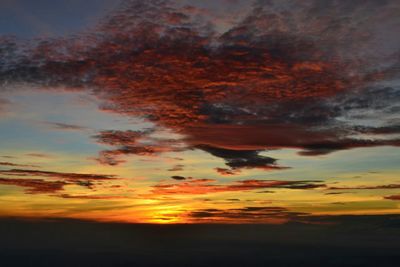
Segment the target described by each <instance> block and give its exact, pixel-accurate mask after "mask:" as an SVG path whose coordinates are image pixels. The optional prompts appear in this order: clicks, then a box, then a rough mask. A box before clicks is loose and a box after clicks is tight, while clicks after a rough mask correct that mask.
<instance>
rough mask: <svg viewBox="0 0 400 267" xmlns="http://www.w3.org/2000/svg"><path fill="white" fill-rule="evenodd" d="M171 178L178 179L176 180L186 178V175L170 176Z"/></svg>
mask: <svg viewBox="0 0 400 267" xmlns="http://www.w3.org/2000/svg"><path fill="white" fill-rule="evenodd" d="M171 178H172V179H174V180H178V181H181V180H186V177H183V176H179V175H174V176H171Z"/></svg>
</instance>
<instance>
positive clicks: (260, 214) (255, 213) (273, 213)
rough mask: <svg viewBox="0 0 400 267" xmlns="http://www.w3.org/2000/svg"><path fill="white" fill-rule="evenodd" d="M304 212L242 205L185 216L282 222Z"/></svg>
mask: <svg viewBox="0 0 400 267" xmlns="http://www.w3.org/2000/svg"><path fill="white" fill-rule="evenodd" d="M305 215H307V214H306V213H300V212H292V211H289V210H287V209H285V208H282V207H243V208H233V209H202V210H196V211H191V212H189V213H188V214H187V216H188V217H189V218H190V219H191V221H194V222H213V223H218V222H223V223H227V222H230V223H232V222H233V223H248V222H251V223H284V222H287V221H292V220H296V219H298V220H299V219H300V218H301V217H302V216H305Z"/></svg>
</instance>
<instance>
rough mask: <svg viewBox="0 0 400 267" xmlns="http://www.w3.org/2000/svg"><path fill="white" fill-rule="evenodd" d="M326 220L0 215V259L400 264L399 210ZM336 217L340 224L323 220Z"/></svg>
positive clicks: (26, 262) (5, 262)
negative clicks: (137, 220) (131, 220)
mask: <svg viewBox="0 0 400 267" xmlns="http://www.w3.org/2000/svg"><path fill="white" fill-rule="evenodd" d="M315 221H316V222H319V223H321V224H307V223H288V224H284V225H249V224H247V225H226V224H198V225H187V224H175V225H150V224H118V223H96V222H87V221H79V220H65V219H57V220H54V219H53V220H41V221H29V220H18V219H4V218H3V219H0V266H3V267H9V266H10V267H12V266H34V267H41V266H46V267H47V266H74V267H79V266H95V267H101V266H117V267H118V266H121V267H122V266H195V267H197V266H207V267H208V266H244V267H246V266H307V267H309V266H318V267H320V266H324V267H326V266H363V267H364V266H374V267H377V266H379V267H382V266H393V267H397V266H400V250H399V248H400V242H399V241H400V216H398V215H384V216H337V217H329V218H328V217H324V218H319V219H317V220H315ZM326 222H335V224H325V223H326Z"/></svg>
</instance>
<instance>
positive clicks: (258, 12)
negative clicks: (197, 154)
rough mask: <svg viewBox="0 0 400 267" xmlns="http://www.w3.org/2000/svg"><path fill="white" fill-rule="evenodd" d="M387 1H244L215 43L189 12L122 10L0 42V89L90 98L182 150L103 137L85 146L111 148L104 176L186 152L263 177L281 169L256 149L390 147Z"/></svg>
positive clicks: (395, 108) (163, 5)
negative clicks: (36, 36)
mask: <svg viewBox="0 0 400 267" xmlns="http://www.w3.org/2000/svg"><path fill="white" fill-rule="evenodd" d="M397 2H398V1H395V0H388V1H373V0H368V1H366V2H360V1H355V2H354V1H351V2H349V1H347V2H346V1H322V2H321V1H316V0H312V1H274V0H271V1H256V3H255V5H254V6H253V9H252V10H251V11H250V12H249V13H248V14H247V15H245V16H244V18H243V19H242V20H241V21H240V22H238V23H236V24H235V25H234V26H232V27H231V28H230V29H227V31H226V32H224V33H222V34H218V33H216V32H215V30H214V28H215V25H213V23H214V22H213V21H210V20H209V19H208V18H207V16H204V15H202V13H201V12H197V11H196V12H194V10H197V9H196V8H194V7H192V8H182V7H180V6H179V5H176V4H175V2H174V1H156V0H151V1H138V0H129V1H123V3H122V4H121V6H120V8H118V9H116V10H115V11H114V12H112V13H110V14H109V15H108V16H106V17H105V18H104V19H103V20H102V21H101V22H100V23H99V25H98V26H97V27H96V30H95V32H92V33H90V32H89V33H85V34H81V35H77V36H74V37H70V38H60V39H47V40H46V39H41V40H38V41H31V42H27V43H24V44H21V43H20V42H19V41H18V40H14V39H12V38H8V39H7V38H3V39H1V40H0V48H1V49H0V55H1V57H0V58H1V60H0V84H1V85H8V84H12V83H14V84H16V83H19V82H27V83H33V84H37V85H40V86H41V87H47V88H49V90H50V88H51V90H57V88H60V87H62V88H65V87H68V88H71V90H72V89H75V90H91V91H92V92H93V93H94V94H95V95H97V96H98V97H99V98H101V99H102V100H104V105H102V107H101V108H102V109H103V110H104V111H108V112H116V113H118V114H124V115H129V116H136V117H142V118H144V119H146V120H147V121H150V122H152V123H153V124H154V128H156V129H164V128H167V129H170V130H172V131H173V132H175V133H179V134H181V135H182V136H184V140H183V143H184V144H185V145H184V146H182V142H181V141H182V140H180V141H177V140H162V141H161V140H153V139H151V138H150V140H149V139H146V138H148V137H149V135H148V134H145V135H144V136H143V135H142V133H138V132H134V131H126V132H121V131H108V132H101V133H100V134H99V135H97V136H96V137H95V138H96V139H97V140H98V141H99V142H102V143H104V144H107V145H110V146H115V148H114V149H110V150H105V151H102V152H101V153H100V156H99V162H101V163H104V164H109V165H117V164H119V163H121V162H124V160H123V159H120V156H122V155H139V156H142V155H146V156H148V155H158V154H159V153H163V152H179V151H182V150H184V149H194V148H198V149H201V150H203V151H206V152H208V153H210V154H212V155H214V156H216V157H219V158H223V159H224V160H225V162H226V165H227V166H229V167H230V168H231V169H232V170H240V169H242V168H261V169H268V170H270V169H281V168H282V167H280V166H279V165H277V164H276V161H277V160H276V159H274V158H271V157H268V156H262V155H260V152H261V151H265V150H268V149H281V148H295V149H300V150H301V152H300V155H304V156H318V155H324V154H327V153H332V152H335V151H340V150H346V149H352V148H362V147H374V146H383V145H390V146H399V145H400V139H399V137H398V136H396V134H398V132H399V131H398V125H399V121H398V120H396V117H398V114H399V112H400V107H399V105H398V103H399V99H400V95H399V92H400V88H398V86H397V83H396V82H395V81H396V79H397V78H398V75H399V72H398V66H399V62H400V60H399V55H400V53H399V50H398V47H399V43H400V38H399V37H398V35H397V34H395V33H396V31H397V28H396V27H395V26H394V25H398V23H399V16H398V15H397V14H398V12H399V9H400V7H399V4H398V3H397ZM22 47H23V48H24V49H22ZM88 88H91V89H88ZM371 125H374V126H371ZM379 135H383V137H382V136H379ZM143 139H146V141H152V143H151V142H150V143H151V144H150V145H148V144H145V142H142V141H144V140H143ZM140 140H142V141H140ZM226 174H227V172H226Z"/></svg>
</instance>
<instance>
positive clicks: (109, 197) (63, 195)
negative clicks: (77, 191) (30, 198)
mask: <svg viewBox="0 0 400 267" xmlns="http://www.w3.org/2000/svg"><path fill="white" fill-rule="evenodd" d="M54 196H57V197H61V198H69V199H89V200H91V199H93V200H103V199H104V200H109V199H123V198H126V197H124V196H106V195H104V196H102V195H70V194H60V195H54Z"/></svg>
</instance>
